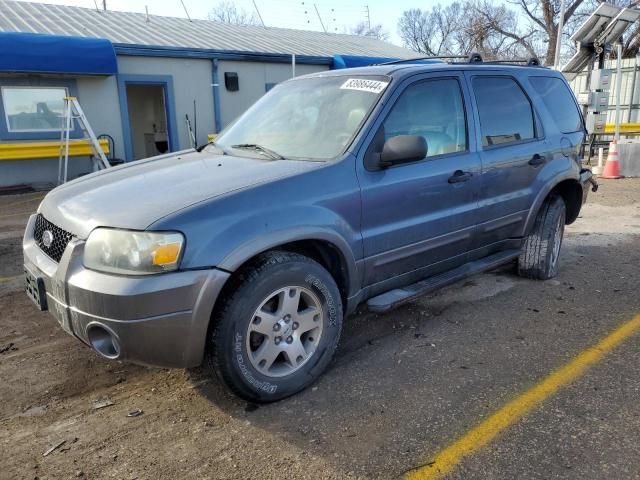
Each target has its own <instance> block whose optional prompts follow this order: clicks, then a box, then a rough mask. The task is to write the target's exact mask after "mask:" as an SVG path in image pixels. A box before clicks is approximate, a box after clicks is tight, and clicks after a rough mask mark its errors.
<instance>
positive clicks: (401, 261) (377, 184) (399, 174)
mask: <svg viewBox="0 0 640 480" xmlns="http://www.w3.org/2000/svg"><path fill="white" fill-rule="evenodd" d="M414 78H415V77H414ZM399 90H400V93H399V94H398V93H396V96H395V99H394V98H392V99H391V101H390V102H389V106H387V108H386V111H384V112H383V114H382V115H381V118H382V119H383V120H379V121H378V122H377V124H376V125H375V126H374V130H373V131H374V132H376V133H375V134H374V135H373V137H372V138H371V141H370V144H369V146H368V148H367V150H366V153H365V154H364V157H363V158H362V159H361V160H362V161H361V162H359V166H358V169H359V172H358V176H359V180H360V186H361V192H362V193H361V195H362V235H363V246H364V257H365V284H366V285H369V286H374V287H372V291H373V293H375V292H376V291H378V290H379V291H383V290H385V289H387V288H388V287H395V286H398V285H400V284H403V283H404V284H407V283H412V282H413V281H416V280H418V279H420V278H423V277H425V276H429V275H433V274H436V273H439V272H442V271H445V270H448V269H450V268H454V267H456V266H459V265H461V264H463V263H465V262H466V261H467V250H468V249H469V248H470V246H471V240H472V234H473V233H474V225H475V223H476V214H477V209H478V193H479V186H480V171H481V164H480V158H479V156H478V153H477V152H476V147H475V143H474V142H470V140H469V139H474V138H475V132H474V126H473V122H471V124H470V123H469V122H468V120H467V118H473V117H472V116H471V115H468V114H467V112H468V108H469V103H468V102H469V101H468V91H467V88H466V84H465V81H464V77H463V76H462V75H460V74H458V73H449V72H447V76H446V77H443V76H437V77H436V76H434V75H430V76H424V77H422V78H421V79H420V80H418V81H413V82H411V83H409V84H408V85H406V86H405V87H404V88H402V87H400V88H399ZM396 135H420V136H423V137H424V138H425V140H426V142H427V149H428V151H427V156H426V157H425V158H424V159H422V160H419V161H415V162H411V163H406V164H400V165H396V166H392V167H389V168H385V169H379V170H375V169H373V168H372V166H371V165H372V163H371V158H373V156H374V155H375V154H376V153H379V152H380V151H381V150H382V145H383V144H384V141H385V140H388V139H389V138H391V137H393V136H396ZM375 286H377V287H378V288H376V287H375Z"/></svg>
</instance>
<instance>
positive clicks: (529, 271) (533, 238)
mask: <svg viewBox="0 0 640 480" xmlns="http://www.w3.org/2000/svg"><path fill="white" fill-rule="evenodd" d="M565 223H566V206H565V203H564V200H563V199H562V197H559V196H553V197H551V198H549V199H548V200H547V201H546V202H545V203H544V204H543V205H542V208H541V209H540V211H539V212H538V216H537V217H536V221H535V223H534V225H533V229H532V230H531V233H530V234H529V235H528V236H527V238H526V239H525V242H524V247H523V250H522V254H521V255H520V257H519V258H518V274H519V275H521V276H523V277H526V278H534V279H537V280H548V279H550V278H553V277H555V276H556V274H557V273H558V263H559V262H558V261H559V258H560V247H561V246H562V239H563V236H564V225H565Z"/></svg>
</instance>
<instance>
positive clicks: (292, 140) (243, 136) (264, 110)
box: [215, 75, 390, 160]
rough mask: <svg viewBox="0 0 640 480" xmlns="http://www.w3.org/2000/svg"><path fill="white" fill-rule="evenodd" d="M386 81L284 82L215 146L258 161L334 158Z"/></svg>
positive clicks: (352, 78)
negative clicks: (266, 158) (267, 157)
mask: <svg viewBox="0 0 640 480" xmlns="http://www.w3.org/2000/svg"><path fill="white" fill-rule="evenodd" d="M389 80H390V79H389V78H388V77H383V76H346V75H345V76H337V77H333V76H332V77H312V78H303V79H300V80H292V81H289V82H286V83H283V84H281V85H278V86H276V87H275V88H273V89H272V90H271V91H270V92H269V93H267V94H266V95H265V96H263V97H262V98H261V99H260V100H258V102H256V103H255V104H254V105H253V106H252V107H251V108H250V109H249V110H247V111H246V112H245V113H244V114H243V115H242V116H241V117H240V118H239V119H238V120H236V121H235V122H234V123H233V124H231V125H230V126H229V127H227V128H226V129H225V130H224V131H223V132H222V133H221V134H220V135H219V136H218V138H217V139H216V141H215V145H216V146H218V147H221V148H222V149H224V150H227V149H231V150H233V151H234V153H239V154H240V152H242V154H243V155H252V156H259V157H265V156H269V157H271V158H293V159H310V160H325V159H331V158H335V157H336V156H338V155H340V154H341V153H342V152H343V151H344V149H345V148H346V147H347V145H348V144H349V142H350V141H351V139H352V138H353V137H354V135H355V134H356V133H357V131H358V128H359V127H360V125H361V124H362V122H363V121H364V119H365V118H366V116H367V115H368V114H369V111H370V110H371V109H372V107H373V106H374V105H375V103H376V101H377V100H378V98H379V97H380V95H381V94H382V92H383V91H384V89H385V88H386V86H387V85H388V83H389Z"/></svg>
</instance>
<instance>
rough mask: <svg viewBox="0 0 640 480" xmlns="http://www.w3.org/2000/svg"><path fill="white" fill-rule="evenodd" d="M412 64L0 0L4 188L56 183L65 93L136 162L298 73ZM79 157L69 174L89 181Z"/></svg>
mask: <svg viewBox="0 0 640 480" xmlns="http://www.w3.org/2000/svg"><path fill="white" fill-rule="evenodd" d="M410 56H412V53H411V52H410V51H408V50H406V49H404V48H401V47H398V46H396V45H392V44H390V43H387V42H383V41H380V40H377V39H374V38H369V37H362V36H354V35H342V34H330V33H324V32H313V31H304V30H290V29H279V28H264V27H262V26H248V25H230V24H223V23H217V22H212V21H208V20H193V21H191V20H188V19H184V18H171V17H161V16H154V15H145V14H138V13H126V12H115V11H102V10H98V9H89V8H80V7H68V6H60V5H47V4H42V3H30V2H24V1H14V0H0V187H3V186H6V185H15V184H21V183H24V184H37V183H50V182H53V181H54V180H55V179H56V178H57V150H56V146H57V145H58V143H56V142H59V138H60V128H61V126H60V123H61V115H62V106H63V99H64V97H65V96H75V97H77V98H78V100H79V101H80V103H81V105H82V107H83V109H84V111H85V113H86V115H87V118H88V120H89V122H90V124H91V126H92V128H93V130H94V131H95V133H96V134H97V135H99V136H102V139H103V142H105V144H106V145H108V147H109V152H110V153H109V156H110V157H112V158H115V159H120V160H122V161H132V160H136V159H139V158H146V157H150V156H153V155H157V154H160V153H165V152H170V151H178V150H181V149H185V148H189V147H190V146H191V145H192V142H193V140H192V139H194V138H195V140H196V142H197V143H198V144H203V143H206V141H207V137H208V134H211V133H216V132H219V131H220V130H221V129H222V128H224V126H225V125H227V124H229V123H230V122H231V121H232V120H233V119H234V118H236V117H237V116H238V115H240V114H241V113H242V112H243V111H244V110H246V109H247V108H248V107H249V106H250V105H251V104H252V103H253V102H255V101H256V100H257V99H258V98H260V96H261V95H263V94H264V93H265V92H266V91H268V90H269V89H270V88H272V87H273V86H274V85H275V84H277V83H279V82H282V81H284V80H287V79H289V78H291V77H292V76H294V75H295V76H299V75H304V74H308V73H313V72H318V71H322V70H328V69H332V68H349V67H353V66H361V65H369V64H374V63H382V62H384V61H389V60H392V59H397V58H408V57H410ZM71 136H72V137H73V138H80V137H81V136H82V134H81V132H80V131H79V130H78V128H77V126H76V128H74V130H73V132H72V135H71ZM46 142H49V143H48V144H47V143H46ZM48 145H50V147H49V146H48ZM76 147H77V148H76ZM74 152H77V155H78V156H77V157H74V159H73V161H72V162H71V176H77V175H81V174H83V173H87V172H88V171H89V170H90V168H91V162H89V160H88V159H87V158H86V157H82V154H83V152H84V150H83V148H82V146H81V145H77V146H74ZM48 155H50V157H51V158H49V159H45V158H43V157H44V156H48ZM54 157H55V158H54ZM35 158H37V160H36V161H26V160H30V159H35Z"/></svg>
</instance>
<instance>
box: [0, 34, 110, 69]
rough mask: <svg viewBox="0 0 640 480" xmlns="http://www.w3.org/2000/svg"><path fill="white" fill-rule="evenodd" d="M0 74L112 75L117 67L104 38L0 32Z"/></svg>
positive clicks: (107, 42)
mask: <svg viewBox="0 0 640 480" xmlns="http://www.w3.org/2000/svg"><path fill="white" fill-rule="evenodd" d="M0 72H19V73H62V74H74V75H115V74H116V73H118V64H117V63H116V53H115V51H114V50H113V45H111V42H110V41H109V40H106V39H104V38H85V37H67V36H59V35H43V34H38V33H16V32H0Z"/></svg>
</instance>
